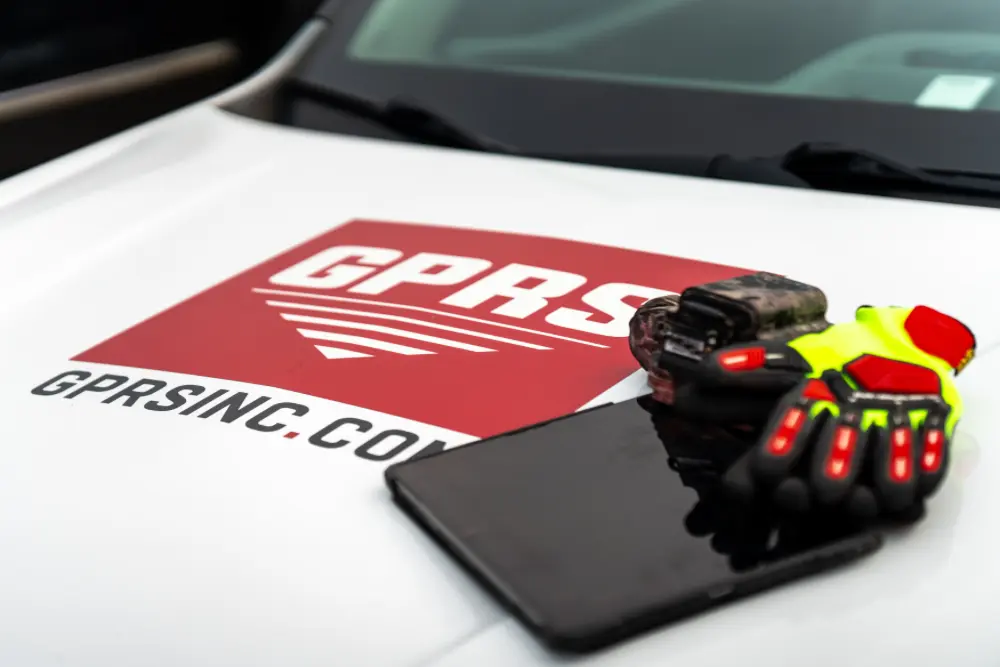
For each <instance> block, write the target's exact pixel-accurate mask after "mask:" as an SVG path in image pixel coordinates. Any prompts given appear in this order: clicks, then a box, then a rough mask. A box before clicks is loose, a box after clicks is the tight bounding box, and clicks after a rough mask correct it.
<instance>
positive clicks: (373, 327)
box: [281, 313, 496, 352]
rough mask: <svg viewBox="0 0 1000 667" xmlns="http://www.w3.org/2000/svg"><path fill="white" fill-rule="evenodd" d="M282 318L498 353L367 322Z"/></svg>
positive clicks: (283, 314)
mask: <svg viewBox="0 0 1000 667" xmlns="http://www.w3.org/2000/svg"><path fill="white" fill-rule="evenodd" d="M281 317H283V318H284V319H286V320H288V321H289V322H302V323H304V324H319V325H320V326H327V327H339V328H341V329H360V330H361V331H370V332H372V333H380V334H386V335H388V336H399V337H400V338H410V339H412V340H419V341H423V342H424V343H433V344H434V345H444V346H445V347H454V348H456V349H459V350H467V351H469V352H496V350H493V349H490V348H488V347H481V346H479V345H470V344H469V343H460V342H458V341H457V340H448V339H447V338H438V337H437V336H428V335H427V334H422V333H416V332H414V331H404V330H403V329H395V328H393V327H383V326H380V325H378V324H368V323H366V322H347V321H345V320H330V319H327V318H325V317H310V316H309V315H290V314H288V313H281Z"/></svg>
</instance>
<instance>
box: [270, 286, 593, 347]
mask: <svg viewBox="0 0 1000 667" xmlns="http://www.w3.org/2000/svg"><path fill="white" fill-rule="evenodd" d="M253 291H254V292H257V293H258V294H276V295H278V296H297V297H302V298H305V299H322V300H325V301H342V302H344V303H357V304H362V305H366V306H382V307H384V308H400V309H403V310H413V311H417V312H421V313H430V314H431V315H440V316H441V317H453V318H455V319H458V320H465V321H467V322H478V323H479V324H489V325H490V326H494V327H503V328H504V329H512V330H514V331H523V332H524V333H530V334H534V335H536V336H545V337H546V338H556V339H558V340H565V341H569V342H570V343H579V344H580V345H589V346H590V347H599V348H601V349H605V350H606V349H608V346H607V345H601V344H600V343H591V342H590V341H586V340H580V339H578V338H570V337H569V336H560V335H559V334H554V333H548V332H546V331H537V330H535V329H528V328H526V327H518V326H515V325H513V324H504V323H503V322H493V321H491V320H483V319H479V318H478V317H469V316H468V315H458V314H457V313H447V312H445V311H443V310H434V309H433V308H423V307H421V306H410V305H407V304H403V303H390V302H389V301H372V300H370V299H352V298H348V297H345V296H327V295H325V294H309V293H307V292H291V291H288V290H280V289H265V288H263V287H254V288H253Z"/></svg>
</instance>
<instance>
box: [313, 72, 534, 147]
mask: <svg viewBox="0 0 1000 667" xmlns="http://www.w3.org/2000/svg"><path fill="white" fill-rule="evenodd" d="M299 88H300V89H299V90H298V92H299V93H300V94H303V95H305V96H307V97H311V98H313V99H315V100H316V101H318V102H320V103H321V104H323V105H324V106H327V107H331V108H334V109H336V110H338V111H342V112H344V113H348V114H350V115H352V116H356V117H358V118H363V119H365V120H367V121H371V122H373V123H375V124H377V125H380V126H381V127H384V128H386V129H388V130H389V131H391V132H393V133H394V134H398V135H399V136H401V137H403V138H405V139H411V140H414V141H418V142H420V143H424V144H431V145H434V146H443V147H446V148H464V149H467V150H474V151H481V152H484V153H501V154H504V155H519V154H520V153H519V151H518V150H517V149H515V148H514V147H513V146H508V145H506V144H504V143H501V142H499V141H496V140H494V139H491V138H490V137H486V136H482V135H479V134H477V133H475V132H473V131H471V130H468V129H466V128H464V127H462V126H461V125H460V124H459V123H457V122H455V121H453V120H451V119H450V118H448V116H446V115H445V114H443V113H441V112H438V111H436V110H434V109H433V108H432V107H430V106H428V105H425V104H423V103H421V102H420V101H418V100H415V99H412V98H410V97H406V96H398V97H391V98H389V99H387V100H385V101H384V102H383V101H378V100H370V99H365V98H363V97H358V96H355V95H350V94H347V93H344V92H340V91H333V90H330V89H327V88H319V87H314V86H302V85H300V87H299Z"/></svg>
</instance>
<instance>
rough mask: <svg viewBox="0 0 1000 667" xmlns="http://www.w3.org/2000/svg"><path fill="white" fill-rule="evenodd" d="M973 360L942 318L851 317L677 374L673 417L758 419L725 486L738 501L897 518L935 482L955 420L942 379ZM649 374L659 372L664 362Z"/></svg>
mask: <svg viewBox="0 0 1000 667" xmlns="http://www.w3.org/2000/svg"><path fill="white" fill-rule="evenodd" d="M974 353H975V337H974V336H973V334H972V332H971V331H970V330H969V329H968V328H967V327H966V326H965V325H963V324H962V323H961V322H959V321H958V320H956V319H954V318H952V317H950V316H948V315H945V314H943V313H940V312H938V311H936V310H933V309H931V308H928V307H926V306H917V307H915V308H899V307H887V308H875V307H872V306H863V307H861V308H859V309H858V311H857V313H856V318H855V321H854V322H849V323H844V324H834V325H832V326H830V327H828V328H827V329H825V330H824V331H821V332H819V333H810V334H806V335H803V336H800V337H798V338H794V339H792V340H790V341H786V342H775V341H753V342H748V343H740V344H737V345H731V346H728V347H724V348H722V349H719V350H716V351H715V352H713V353H711V354H709V355H708V356H706V357H705V358H704V359H702V360H701V361H700V362H698V363H697V364H696V365H695V367H694V368H692V367H691V366H690V365H688V364H685V368H684V369H683V371H684V374H685V377H686V380H687V381H686V384H685V385H684V386H682V387H679V388H678V390H677V392H676V395H675V400H674V407H675V409H677V410H678V411H680V412H681V413H684V412H688V413H691V414H693V415H695V416H701V417H703V418H711V417H710V415H712V414H715V415H718V416H717V417H716V418H717V419H722V420H728V421H742V420H744V419H745V418H746V417H747V416H748V415H749V414H752V413H753V411H754V410H759V406H761V405H767V406H768V407H769V408H770V410H769V414H768V416H767V417H766V423H765V424H764V426H763V428H762V430H761V431H760V435H759V438H758V439H757V441H756V445H755V446H754V447H752V448H751V449H750V450H749V451H748V452H747V454H746V455H745V456H743V457H742V458H740V459H738V460H737V461H736V463H734V464H733V466H732V467H731V468H730V469H729V470H728V471H727V473H726V475H725V479H726V482H727V484H728V485H729V486H730V487H731V488H732V489H734V490H736V491H738V492H740V493H742V494H744V495H746V496H748V497H750V496H752V497H754V498H758V499H759V498H763V497H768V498H770V499H772V500H773V501H775V502H776V503H777V504H778V505H779V506H782V507H784V508H787V509H793V510H798V511H803V510H806V509H809V508H817V507H818V508H827V509H839V508H843V509H846V510H847V511H848V512H849V513H851V514H854V515H858V516H862V517H874V516H876V515H895V514H904V515H905V514H909V513H911V512H913V511H920V510H921V509H922V508H923V500H924V499H925V498H926V497H928V496H929V495H930V494H932V493H933V492H934V491H935V490H936V489H937V488H938V487H939V485H940V484H941V481H942V479H943V478H944V475H945V472H946V470H947V465H948V448H949V444H950V442H951V439H952V437H953V435H954V431H955V426H956V425H957V424H958V421H959V419H960V418H961V416H962V402H961V398H960V397H959V394H958V391H957V389H956V388H955V385H954V383H953V379H952V378H953V376H954V375H956V374H957V373H958V372H959V371H961V370H962V369H963V368H964V367H965V365H966V364H967V363H968V362H969V361H970V360H971V359H972V357H973V355H974ZM660 363H661V366H663V367H664V368H665V369H666V370H667V371H670V370H671V368H670V366H671V364H670V360H669V358H664V359H661V362H660ZM775 399H777V403H775ZM727 406H728V407H727ZM758 414H767V413H760V412H758Z"/></svg>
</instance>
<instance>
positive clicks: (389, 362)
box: [76, 221, 749, 437]
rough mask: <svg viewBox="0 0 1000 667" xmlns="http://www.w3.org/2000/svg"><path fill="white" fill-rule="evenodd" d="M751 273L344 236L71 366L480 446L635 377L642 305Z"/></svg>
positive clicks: (385, 231)
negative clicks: (328, 403)
mask: <svg viewBox="0 0 1000 667" xmlns="http://www.w3.org/2000/svg"><path fill="white" fill-rule="evenodd" d="M746 273H749V271H748V270H746V269H740V268H735V267H730V266H720V265H717V264H707V263H704V262H697V261H693V260H688V259H682V258H678V257H670V256H665V255H656V254H652V253H644V252H636V251H632V250H623V249H621V248H612V247H607V246H599V245H589V244H585V243H577V242H573V241H564V240H558V239H551V238H541V237H535V236H526V235H520V234H500V233H495V232H486V231H474V230H468V229H454V228H448V227H435V226H429V225H416V224H400V223H388V222H371V221H352V222H349V223H347V224H345V225H342V226H340V227H337V228H335V229H333V230H331V231H329V232H327V233H326V234H323V235H322V236H320V237H318V238H315V239H312V240H311V241H308V242H306V243H304V244H302V245H300V246H298V247H295V248H292V249H291V250H288V251H286V252H283V253H281V254H280V255H277V256H276V257H274V258H272V259H270V260H268V261H266V262H264V263H262V264H259V265H257V266H255V267H253V268H250V269H248V270H247V271H244V272H243V273H241V274H239V275H237V276H234V277H233V278H230V279H229V280H227V281H225V282H223V283H221V284H219V285H215V286H214V287H211V288H209V289H207V290H206V291H204V292H202V293H200V294H197V295H196V296H194V297H192V298H190V299H188V300H186V301H184V302H182V303H179V304H177V305H176V306H174V307H172V308H170V309H169V310H166V311H164V312H162V313H160V314H158V315H155V316H154V317H152V318H150V319H148V320H146V321H144V322H141V323H140V324H138V325H136V326H134V327H132V328H131V329H128V330H127V331H124V332H123V333H121V334H119V335H117V336H115V337H113V338H111V339H110V340H107V341H105V342H103V343H101V344H99V345H97V346H96V347H94V348H92V349H90V350H87V351H86V352H84V353H83V354H81V355H79V356H77V357H76V359H77V360H79V361H87V362H97V363H105V364H114V365H119V366H129V367H135V368H144V369H151V370H161V371H171V372H175V373H185V374H189V375H196V376H202V377H210V378H217V379H229V380H236V381H240V382H249V383H254V384H258V385H264V386H270V387H278V388H281V389H287V390H291V391H296V392H301V393H304V394H309V395H312V396H317V397H320V398H326V399H332V400H335V401H340V402H343V403H347V404H350V405H356V406H361V407H364V408H369V409H372V410H376V411H379V412H383V413H388V414H392V415H398V416H401V417H406V418H409V419H413V420H416V421H418V422H423V423H427V424H433V425H436V426H440V427H443V428H448V429H451V430H455V431H459V432H462V433H466V434H468V435H473V436H479V437H485V436H488V435H493V434H496V433H500V432H503V431H506V430H510V429H513V428H518V427H520V426H524V425H527V424H531V423H535V422H538V421H543V420H545V419H549V418H552V417H557V416H559V415H563V414H567V413H569V412H572V411H574V410H577V409H578V408H580V407H581V406H582V405H584V404H585V403H587V402H588V401H590V400H591V399H593V398H595V397H596V396H598V395H600V394H601V393H602V392H604V391H605V390H607V389H609V388H610V387H612V386H613V385H614V384H615V383H617V382H619V381H621V380H623V379H624V378H625V377H627V376H628V375H629V374H631V373H632V372H634V371H635V370H637V368H638V367H637V364H636V362H635V361H634V360H633V358H632V355H631V354H630V352H629V349H628V342H627V337H628V321H629V318H630V317H631V315H632V313H633V311H634V310H635V308H636V307H637V306H638V305H639V304H640V303H642V302H643V301H645V300H647V299H649V298H652V297H653V296H656V295H659V294H663V293H666V292H680V291H682V290H683V289H684V288H685V287H688V286H689V285H693V284H698V283H703V282H709V281H713V280H720V279H723V278H730V277H733V276H737V275H743V274H746Z"/></svg>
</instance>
